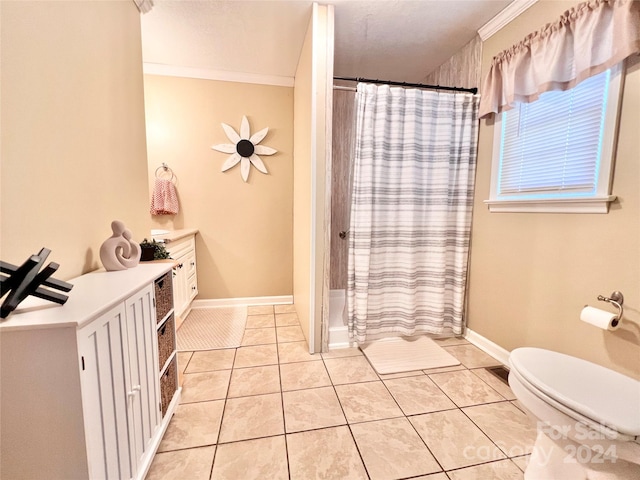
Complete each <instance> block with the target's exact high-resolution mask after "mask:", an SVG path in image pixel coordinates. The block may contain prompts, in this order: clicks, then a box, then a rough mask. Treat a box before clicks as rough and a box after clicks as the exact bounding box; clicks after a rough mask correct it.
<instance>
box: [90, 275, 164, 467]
mask: <svg viewBox="0 0 640 480" xmlns="http://www.w3.org/2000/svg"><path fill="white" fill-rule="evenodd" d="M153 302H154V292H153V289H152V287H151V285H148V286H147V287H145V288H143V289H142V290H141V291H139V292H137V293H135V294H134V295H133V296H131V297H129V298H128V299H126V300H125V301H124V302H123V303H120V304H119V305H117V306H116V307H114V308H113V309H111V310H110V311H109V312H107V313H106V314H104V315H101V316H100V317H99V318H97V319H96V320H94V321H93V322H91V323H90V324H89V325H87V326H86V327H83V328H81V329H80V330H79V331H78V352H79V355H80V367H81V372H80V382H81V384H82V397H83V405H85V407H84V409H83V412H84V425H85V429H86V430H87V432H88V433H89V434H88V435H87V443H88V445H87V452H88V454H89V468H90V475H89V476H90V478H114V479H116V478H136V474H137V471H138V465H139V464H141V462H142V459H143V456H144V454H145V453H146V452H148V451H149V447H150V442H151V440H152V438H153V434H154V433H155V431H156V428H157V427H158V425H159V424H160V420H161V415H160V407H159V388H158V384H159V378H158V373H157V370H156V369H153V368H148V366H149V365H153V362H154V359H155V358H157V356H158V353H157V351H158V350H157V345H156V342H154V341H153V337H154V336H155V335H156V331H155V325H156V321H155V309H154V306H153Z"/></svg>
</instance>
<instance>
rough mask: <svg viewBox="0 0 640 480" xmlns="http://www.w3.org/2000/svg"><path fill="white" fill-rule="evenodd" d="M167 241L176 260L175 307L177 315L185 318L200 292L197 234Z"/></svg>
mask: <svg viewBox="0 0 640 480" xmlns="http://www.w3.org/2000/svg"><path fill="white" fill-rule="evenodd" d="M165 242H166V243H165V247H166V249H167V252H169V255H171V258H172V259H174V260H175V261H176V266H175V267H174V269H173V297H174V309H175V312H176V316H177V317H182V318H184V317H185V316H186V315H187V314H188V313H189V308H190V307H191V302H192V301H193V299H194V298H195V296H196V295H197V294H198V276H197V271H196V239H195V234H194V233H192V234H189V235H186V236H184V237H181V238H178V239H176V240H170V239H165Z"/></svg>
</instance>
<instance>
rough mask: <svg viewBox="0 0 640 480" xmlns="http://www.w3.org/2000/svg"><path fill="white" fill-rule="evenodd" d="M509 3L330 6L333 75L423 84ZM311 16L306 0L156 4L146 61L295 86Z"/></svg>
mask: <svg viewBox="0 0 640 480" xmlns="http://www.w3.org/2000/svg"><path fill="white" fill-rule="evenodd" d="M511 1H512V0H439V1H434V0H369V1H365V0H330V1H329V2H326V3H331V4H333V5H334V6H335V54H334V55H335V60H334V74H335V75H336V76H351V77H367V78H378V79H384V80H393V81H405V82H420V81H422V80H423V79H424V78H425V77H426V76H427V75H428V74H429V73H431V72H432V71H433V70H434V69H435V68H437V67H438V66H439V65H441V64H442V63H443V62H445V61H446V60H447V59H448V58H449V57H450V56H451V55H453V54H454V53H455V52H457V51H458V50H459V49H460V48H461V47H462V46H464V45H465V44H466V43H468V42H469V41H470V40H471V39H472V38H473V37H474V36H475V35H476V32H477V30H478V29H479V28H480V27H482V26H483V25H484V24H485V23H487V22H488V21H489V20H490V19H491V18H493V17H494V16H495V15H496V14H497V13H498V12H500V11H501V10H503V9H504V8H505V7H506V6H507V5H508V4H509V3H511ZM323 3H324V2H323ZM311 11H312V2H311V1H306V0H279V1H271V0H254V1H249V0H154V7H153V9H152V10H151V11H150V12H149V13H146V14H144V15H142V20H141V21H142V50H143V60H144V62H145V64H147V65H149V64H155V65H160V66H171V67H187V68H191V69H200V70H208V71H212V72H223V73H224V72H232V73H241V74H250V75H261V76H271V77H276V78H278V77H282V78H289V79H290V78H292V77H293V76H294V75H295V71H296V66H297V64H298V57H299V55H300V50H301V47H302V43H303V41H304V37H305V33H306V30H307V25H308V23H309V19H310V17H311Z"/></svg>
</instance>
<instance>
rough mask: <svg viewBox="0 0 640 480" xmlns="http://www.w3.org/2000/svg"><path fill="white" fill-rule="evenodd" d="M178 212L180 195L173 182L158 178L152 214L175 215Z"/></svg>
mask: <svg viewBox="0 0 640 480" xmlns="http://www.w3.org/2000/svg"><path fill="white" fill-rule="evenodd" d="M176 213H178V195H177V193H176V188H175V186H174V185H173V183H172V182H170V181H169V180H166V179H164V178H156V183H155V186H154V187H153V195H152V196H151V215H175V214H176Z"/></svg>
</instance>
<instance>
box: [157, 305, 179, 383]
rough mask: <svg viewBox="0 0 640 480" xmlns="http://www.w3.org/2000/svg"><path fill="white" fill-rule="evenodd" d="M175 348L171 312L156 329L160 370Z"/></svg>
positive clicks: (174, 331) (174, 332)
mask: <svg viewBox="0 0 640 480" xmlns="http://www.w3.org/2000/svg"><path fill="white" fill-rule="evenodd" d="M175 349H176V329H175V321H174V319H173V313H172V314H171V315H169V318H167V321H166V322H164V325H162V327H160V328H159V329H158V364H159V368H160V371H162V367H164V364H165V363H166V362H167V360H169V357H170V356H171V354H172V353H173V351H174V350H175Z"/></svg>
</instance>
